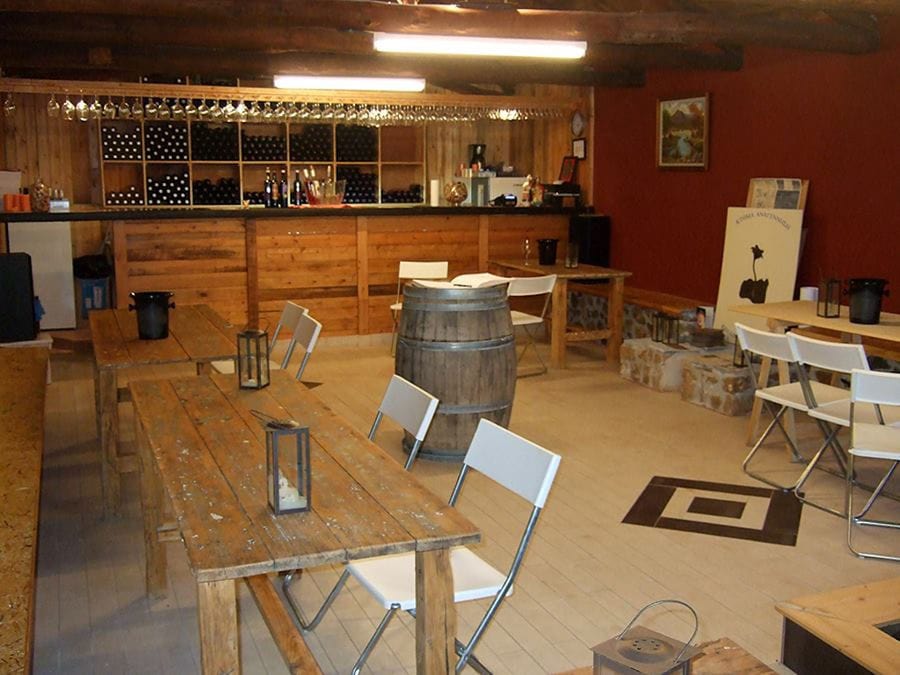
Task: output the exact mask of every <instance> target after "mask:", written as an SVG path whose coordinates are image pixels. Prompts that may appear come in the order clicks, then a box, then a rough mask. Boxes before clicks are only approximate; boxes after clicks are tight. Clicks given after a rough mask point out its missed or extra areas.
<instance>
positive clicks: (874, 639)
mask: <svg viewBox="0 0 900 675" xmlns="http://www.w3.org/2000/svg"><path fill="white" fill-rule="evenodd" d="M775 609H776V610H778V611H779V612H780V613H781V614H782V615H783V616H784V617H785V618H786V619H790V620H791V621H793V622H794V623H795V624H797V625H798V626H800V627H802V628H804V629H806V630H807V631H809V632H810V633H812V634H813V635H815V636H816V637H817V638H819V639H820V640H822V641H823V642H824V643H825V644H828V645H831V646H832V647H834V648H835V649H837V650H838V651H840V652H841V653H842V654H844V655H846V656H847V657H848V658H850V659H852V660H854V661H856V662H857V663H859V664H860V665H862V666H863V667H865V668H867V669H869V670H871V671H872V672H873V673H896V672H897V669H898V664H900V642H898V641H897V639H896V638H894V637H892V636H891V635H888V634H887V633H886V632H885V631H883V630H881V629H880V628H879V626H883V625H886V624H891V623H896V622H897V621H898V620H900V577H896V578H894V579H886V580H884V581H875V582H872V583H870V584H861V585H859V586H848V587H845V588H838V589H835V590H833V591H826V592H824V593H817V594H815V595H807V596H804V597H802V598H795V599H793V600H790V601H789V602H780V603H778V604H777V605H775Z"/></svg>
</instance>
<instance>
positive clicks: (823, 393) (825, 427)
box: [788, 333, 875, 516]
mask: <svg viewBox="0 0 900 675" xmlns="http://www.w3.org/2000/svg"><path fill="white" fill-rule="evenodd" d="M788 344H789V345H790V347H791V354H792V355H793V358H794V360H795V361H796V362H797V364H798V366H799V377H800V384H801V385H802V387H803V394H804V396H805V398H806V404H807V406H808V407H809V410H808V414H809V416H810V417H811V418H813V419H814V420H815V421H816V423H817V424H818V425H819V428H820V429H821V430H822V434H823V435H824V436H825V442H824V443H822V445H821V446H820V447H819V449H818V450H817V451H816V453H815V455H813V458H812V460H810V462H809V463H808V464H807V465H806V468H805V469H804V470H803V473H802V474H801V475H800V480H798V481H797V484H796V485H795V486H794V492H795V493H796V495H797V498H798V499H799V500H800V501H802V502H804V503H806V504H809V505H810V506H814V507H816V508H818V509H822V510H823V511H827V512H828V513H832V514H834V515H836V516H844V515H845V514H844V512H843V511H841V510H839V509H834V508H831V507H829V506H825V505H824V504H819V503H817V502H814V501H812V500H810V499H808V498H807V497H806V496H805V494H804V493H803V487H804V485H805V484H806V481H807V480H808V479H809V477H810V475H811V474H812V470H813V469H814V468H816V466H817V465H818V463H819V460H820V459H821V458H822V455H823V454H824V453H825V450H826V448H831V452H832V453H833V455H834V458H835V460H836V461H837V463H838V466H839V467H840V471H841V473H840V476H841V478H844V477H845V474H846V472H847V460H846V455H845V453H844V449H843V447H842V446H841V444H840V441H839V440H838V437H837V435H838V432H839V431H840V430H841V428H849V427H850V391H849V390H848V389H844V388H843V387H837V386H834V385H830V384H825V383H823V382H819V381H818V380H816V379H813V378H811V377H810V374H809V372H808V369H809V368H817V369H820V370H826V371H829V372H830V373H839V374H844V375H849V374H850V373H851V372H852V371H853V370H869V362H868V360H867V359H866V352H865V349H863V346H862V345H858V344H848V343H846V342H829V341H826V340H817V339H815V338H810V337H805V336H803V335H796V334H794V333H788ZM866 412H867V413H868V417H869V419H873V420H874V418H875V414H874V411H873V409H872V406H868V410H867V411H866ZM858 413H859V414H862V413H863V410H859V411H858Z"/></svg>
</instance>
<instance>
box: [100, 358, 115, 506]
mask: <svg viewBox="0 0 900 675" xmlns="http://www.w3.org/2000/svg"><path fill="white" fill-rule="evenodd" d="M96 373H97V420H98V426H99V427H100V430H99V431H100V483H101V486H102V489H103V510H104V513H106V514H107V515H109V514H114V513H117V512H118V510H119V501H120V495H119V491H120V486H119V449H118V445H119V410H118V408H119V395H118V389H117V385H116V379H117V378H116V371H115V370H112V369H101V370H97V371H96Z"/></svg>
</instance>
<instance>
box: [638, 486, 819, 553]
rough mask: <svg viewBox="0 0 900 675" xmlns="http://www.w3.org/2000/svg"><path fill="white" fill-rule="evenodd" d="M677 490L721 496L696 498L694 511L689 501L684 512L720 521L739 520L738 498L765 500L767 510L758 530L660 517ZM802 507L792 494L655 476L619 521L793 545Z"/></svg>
mask: <svg viewBox="0 0 900 675" xmlns="http://www.w3.org/2000/svg"><path fill="white" fill-rule="evenodd" d="M679 488H685V489H689V490H703V491H705V492H718V493H721V494H722V499H721V500H716V499H713V498H710V497H708V496H707V497H695V498H694V501H696V500H698V499H699V500H702V501H700V504H699V507H698V508H695V507H694V503H693V502H692V504H691V507H690V508H688V510H687V512H686V513H690V512H693V513H700V514H709V515H715V516H720V517H723V518H740V517H741V515H742V514H743V511H744V509H743V508H740V512H739V513H737V515H734V514H735V513H736V512H737V510H738V509H737V507H736V506H735V505H741V506H743V504H744V503H745V502H746V501H747V500H744V501H743V502H742V500H741V499H740V497H741V496H744V497H757V498H759V497H763V498H766V499H768V500H769V507H768V510H767V511H766V516H765V521H764V523H763V526H762V528H759V529H757V528H752V527H740V526H739V525H725V524H719V523H712V522H707V521H704V520H700V519H698V520H689V519H687V518H670V517H666V516H663V513H664V512H665V509H666V506H667V505H668V504H669V501H670V500H671V499H672V497H673V496H674V495H675V493H676V492H677V491H678V489H679ZM726 496H727V499H726ZM715 502H718V504H717V505H715V504H714V503H715ZM726 503H727V504H726ZM802 508H803V504H802V503H801V502H800V501H799V500H798V499H797V498H796V497H795V496H794V494H793V493H791V492H783V491H781V490H771V489H769V488H761V487H754V486H750V485H732V484H729V483H712V482H709V481H702V480H689V479H685V478H670V477H667V476H654V477H653V478H652V479H650V482H649V483H648V484H647V487H646V488H644V491H643V492H641V494H640V496H639V497H638V498H637V501H635V503H634V504H633V505H632V507H631V509H630V510H629V511H628V514H627V515H626V516H625V518H624V519H623V520H622V522H623V523H627V524H630V525H644V526H646V527H661V528H664V529H667V530H680V531H682V532H697V533H698V534H711V535H713V536H717V537H731V538H732V539H746V540H749V541H760V542H764V543H767V544H781V545H783V546H794V545H796V543H797V531H798V530H799V528H800V513H801V511H802Z"/></svg>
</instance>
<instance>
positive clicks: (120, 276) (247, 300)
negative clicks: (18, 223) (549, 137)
mask: <svg viewBox="0 0 900 675" xmlns="http://www.w3.org/2000/svg"><path fill="white" fill-rule="evenodd" d="M176 214H177V216H176ZM23 215H24V214H23ZM92 215H93V217H94V218H95V219H96V218H97V216H98V214H97V213H94V214H92ZM102 215H103V216H105V218H104V219H107V220H112V231H113V251H114V257H115V269H116V280H115V291H116V293H115V302H116V306H117V307H125V306H126V305H127V303H128V294H129V293H130V292H132V291H146V290H169V291H173V292H174V293H175V298H174V300H175V302H180V303H183V304H195V303H207V304H209V305H210V306H212V307H213V309H215V310H216V312H218V313H219V314H221V315H222V316H224V317H226V318H228V319H229V320H230V321H232V322H233V323H237V324H241V325H243V324H246V323H248V322H249V323H251V324H255V323H257V322H259V324H260V325H261V326H269V327H273V326H274V325H275V323H276V322H277V321H278V317H279V315H280V312H281V309H282V308H283V307H284V303H285V301H287V300H292V301H294V302H297V303H298V304H301V305H303V306H304V307H307V308H309V311H310V312H311V313H312V314H313V315H314V316H316V318H317V319H319V320H321V321H322V324H323V326H324V328H323V330H324V332H325V334H328V335H366V334H370V333H383V332H389V331H390V330H391V314H390V309H389V308H390V305H391V303H392V302H394V298H395V295H396V291H397V271H398V265H399V262H400V261H401V260H448V261H449V263H450V271H449V274H450V277H453V276H455V275H457V274H463V273H466V272H475V271H486V270H487V261H488V260H489V259H514V258H517V257H520V256H521V255H522V242H523V241H524V240H525V239H526V238H528V239H530V240H532V242H534V241H535V240H537V239H541V238H558V239H560V240H561V241H563V242H564V241H565V240H566V238H567V237H568V223H569V217H570V215H571V212H570V211H563V210H553V211H551V210H546V211H545V210H536V209H535V210H532V209H527V210H526V209H503V210H501V209H474V208H473V209H468V208H457V209H440V210H438V209H434V210H431V211H429V210H428V209H415V210H411V209H391V210H390V211H389V212H388V211H384V210H376V209H366V210H365V211H362V210H359V211H357V210H356V209H340V210H334V211H333V212H331V213H328V214H323V213H321V212H320V213H316V212H313V211H307V212H306V213H304V214H302V215H301V214H291V213H285V212H278V213H271V214H270V212H267V211H262V210H260V211H253V212H250V213H246V212H241V213H240V214H236V213H234V212H228V211H220V212H216V213H204V214H202V215H199V214H196V213H195V212H193V211H181V212H174V213H171V212H170V213H166V214H165V216H164V217H162V218H153V217H148V216H147V215H145V213H144V212H141V213H140V215H139V217H137V218H131V217H130V216H131V215H132V214H131V213H113V214H111V215H110V214H107V213H103V214H102ZM198 215H199V217H198ZM22 220H25V218H22ZM536 250H537V246H536V244H535V243H532V256H533V257H534V258H535V259H536V257H537V254H536Z"/></svg>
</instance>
